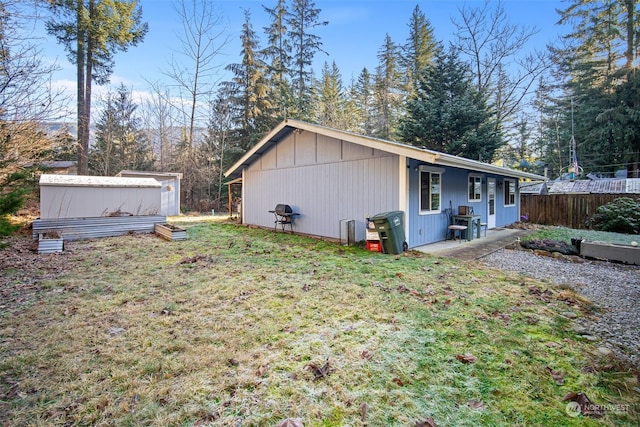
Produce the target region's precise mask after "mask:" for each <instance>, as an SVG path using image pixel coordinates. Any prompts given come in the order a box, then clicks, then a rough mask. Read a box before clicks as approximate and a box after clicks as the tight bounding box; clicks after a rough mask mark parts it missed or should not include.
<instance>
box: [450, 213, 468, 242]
mask: <svg viewBox="0 0 640 427" xmlns="http://www.w3.org/2000/svg"><path fill="white" fill-rule="evenodd" d="M445 213H446V214H447V224H448V226H447V236H445V238H446V239H449V238H451V239H452V240H458V242H460V243H462V232H463V231H467V226H466V225H460V224H455V223H454V221H453V209H451V208H449V209H445ZM456 236H457V237H456Z"/></svg>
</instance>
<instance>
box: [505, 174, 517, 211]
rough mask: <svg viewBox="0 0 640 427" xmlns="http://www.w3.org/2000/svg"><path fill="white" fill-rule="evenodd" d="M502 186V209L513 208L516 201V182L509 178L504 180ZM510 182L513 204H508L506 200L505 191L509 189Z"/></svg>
mask: <svg viewBox="0 0 640 427" xmlns="http://www.w3.org/2000/svg"><path fill="white" fill-rule="evenodd" d="M503 181H504V182H503V184H502V185H504V189H503V193H502V197H504V207H505V208H506V207H513V206H515V205H516V199H517V197H518V186H517V185H516V180H515V179H510V178H505V179H504V180H503ZM510 182H512V183H513V203H508V200H507V197H506V196H507V189H508V188H509V183H510Z"/></svg>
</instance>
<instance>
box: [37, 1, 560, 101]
mask: <svg viewBox="0 0 640 427" xmlns="http://www.w3.org/2000/svg"><path fill="white" fill-rule="evenodd" d="M140 3H141V5H142V8H143V17H144V20H145V21H147V22H148V23H149V32H148V34H147V36H146V37H145V40H144V42H143V43H142V44H140V45H139V46H137V47H133V48H130V49H129V51H127V52H124V53H119V54H118V55H117V56H116V67H115V70H114V74H113V76H112V79H111V80H112V84H113V85H117V84H119V83H120V82H122V83H124V84H125V85H126V86H127V87H129V88H131V89H132V90H134V91H136V92H137V91H141V92H143V91H145V90H146V89H147V88H148V87H149V85H148V83H147V81H152V82H155V81H161V80H162V79H164V78H165V77H163V75H162V70H167V69H168V62H169V59H170V57H171V55H172V51H173V50H176V49H179V47H180V44H179V41H178V40H177V37H176V34H177V33H178V32H179V31H180V30H181V23H180V20H179V18H178V16H177V15H176V13H175V12H174V10H173V7H172V2H171V0H140ZM492 3H495V2H492ZM215 4H216V5H217V7H218V8H219V11H220V13H221V14H222V16H223V22H224V26H225V27H226V28H227V34H228V36H229V40H230V43H229V44H228V45H227V46H226V48H225V53H224V55H221V56H220V58H219V61H220V62H221V63H223V64H228V63H233V62H239V60H240V58H239V53H240V41H239V35H240V30H241V27H242V24H243V22H244V10H245V9H248V10H250V11H251V22H252V24H253V28H254V30H255V31H256V33H258V34H259V35H260V36H261V37H262V36H263V27H265V26H267V25H268V20H267V19H268V18H267V16H266V13H265V12H264V11H263V8H262V5H263V4H266V5H267V6H269V7H273V5H274V4H275V0H218V1H216V2H215ZM315 4H316V7H318V8H320V9H321V10H322V12H321V19H322V20H326V21H329V25H327V26H326V27H321V28H319V29H318V30H317V31H316V34H318V35H319V36H320V37H321V38H322V42H323V48H324V50H325V51H326V52H328V53H329V55H325V54H323V53H319V54H318V55H317V56H316V67H315V69H316V73H317V74H318V75H319V70H320V68H321V66H322V63H323V62H324V61H325V60H326V61H328V62H329V63H331V62H332V61H335V62H336V64H337V65H338V68H339V69H340V70H341V72H342V77H343V81H344V83H345V84H347V83H348V82H349V81H350V79H351V77H352V76H353V77H354V78H355V77H357V75H358V74H359V73H360V71H361V70H362V68H364V67H367V68H368V69H369V70H370V71H373V70H374V69H375V66H376V64H377V52H378V50H379V49H380V47H381V46H382V44H383V42H384V39H385V34H387V33H388V34H389V35H390V36H391V38H392V40H393V41H394V42H396V43H398V44H401V43H404V42H405V40H406V38H407V36H408V23H409V20H410V17H411V14H412V12H413V9H414V7H415V6H416V4H418V5H419V6H420V9H421V10H422V11H423V12H424V13H425V15H426V17H427V19H428V20H429V21H430V22H431V25H432V27H433V28H434V30H435V34H436V38H437V39H439V40H442V41H445V42H446V41H448V40H450V39H452V33H453V31H454V27H453V25H452V23H451V18H452V17H454V18H456V17H459V12H458V9H459V8H461V7H463V6H465V5H466V6H467V7H480V6H482V4H483V0H467V1H466V2H465V1H457V0H316V1H315ZM502 4H503V7H504V9H505V12H506V14H507V16H508V18H509V21H510V23H513V24H519V25H526V26H535V27H537V28H538V29H539V30H540V32H539V33H538V34H537V35H536V36H535V37H534V38H533V40H532V43H531V45H530V46H529V49H533V48H539V49H544V47H545V45H546V44H547V43H549V42H551V41H553V40H555V39H557V37H558V34H559V28H558V27H557V26H556V25H555V23H556V22H557V20H558V15H557V14H556V12H555V9H556V8H565V7H566V6H567V4H563V2H562V1H559V0H503V2H502ZM43 49H44V52H45V54H46V55H48V56H49V57H50V58H51V60H56V61H57V62H58V64H59V66H60V67H61V68H62V69H61V70H60V72H58V73H56V75H55V76H54V80H58V81H59V82H60V83H59V84H60V85H62V86H67V87H69V88H70V89H71V90H72V93H75V89H74V87H75V82H74V78H75V70H74V67H73V65H71V64H70V63H69V62H68V61H67V59H66V56H65V54H64V51H63V50H62V48H61V47H60V46H58V45H57V44H56V42H55V40H54V39H53V38H51V37H45V39H44V40H43Z"/></svg>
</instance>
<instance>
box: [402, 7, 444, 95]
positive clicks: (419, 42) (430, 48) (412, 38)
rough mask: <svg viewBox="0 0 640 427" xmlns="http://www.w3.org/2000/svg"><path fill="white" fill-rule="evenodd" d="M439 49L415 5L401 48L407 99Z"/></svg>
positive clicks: (429, 28)
mask: <svg viewBox="0 0 640 427" xmlns="http://www.w3.org/2000/svg"><path fill="white" fill-rule="evenodd" d="M440 49H441V46H440V44H439V43H438V42H437V41H436V39H435V34H434V30H433V27H432V26H431V23H430V22H429V20H428V19H427V18H426V17H425V15H424V12H422V10H420V6H419V5H416V7H415V8H414V9H413V13H412V15H411V20H410V21H409V37H408V38H407V42H406V43H405V45H404V46H403V47H402V66H403V68H404V70H405V79H406V82H405V92H406V94H407V97H411V96H412V95H413V94H414V93H415V90H416V89H415V88H416V87H417V86H418V82H417V80H418V78H419V76H420V75H421V73H422V71H423V70H424V69H425V68H426V66H427V65H429V64H430V63H431V62H432V60H433V57H434V55H435V54H436V53H437V52H438V50H440Z"/></svg>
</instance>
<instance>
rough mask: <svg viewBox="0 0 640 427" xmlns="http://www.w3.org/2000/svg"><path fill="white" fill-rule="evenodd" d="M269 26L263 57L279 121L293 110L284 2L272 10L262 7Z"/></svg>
mask: <svg viewBox="0 0 640 427" xmlns="http://www.w3.org/2000/svg"><path fill="white" fill-rule="evenodd" d="M263 8H264V10H265V12H267V14H268V16H269V18H270V20H271V24H270V25H269V26H268V27H266V28H265V29H264V30H265V33H266V35H267V47H266V48H265V49H264V51H263V56H264V58H265V61H266V64H267V78H268V80H269V82H270V89H271V99H272V104H273V105H274V108H275V110H276V112H277V118H278V119H279V120H282V119H286V118H287V117H289V111H290V110H291V109H292V108H293V91H292V88H291V84H290V82H289V79H288V74H289V70H290V68H291V54H290V52H291V44H290V40H289V38H288V37H287V9H286V0H278V2H277V4H276V6H275V7H273V8H268V7H266V6H263Z"/></svg>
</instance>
